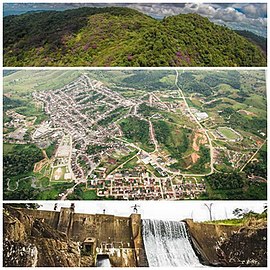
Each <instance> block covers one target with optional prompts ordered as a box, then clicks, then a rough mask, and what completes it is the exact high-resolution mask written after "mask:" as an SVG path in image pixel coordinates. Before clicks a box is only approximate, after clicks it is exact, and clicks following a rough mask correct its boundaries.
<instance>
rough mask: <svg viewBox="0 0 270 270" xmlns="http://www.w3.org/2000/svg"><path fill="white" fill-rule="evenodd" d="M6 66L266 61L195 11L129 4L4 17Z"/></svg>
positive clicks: (249, 45)
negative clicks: (157, 15)
mask: <svg viewBox="0 0 270 270" xmlns="http://www.w3.org/2000/svg"><path fill="white" fill-rule="evenodd" d="M4 65H5V66H265V65H266V58H265V56H264V54H263V52H262V50H261V49H260V48H259V47H257V46H256V45H254V44H253V43H251V42H250V41H248V40H247V39H245V38H244V37H242V36H240V35H238V34H237V33H235V32H234V31H232V30H230V29H228V28H226V27H223V26H219V25H215V24H214V23H212V22H210V21H209V20H208V19H207V18H204V17H201V16H199V15H196V14H181V15H177V16H171V17H167V18H164V19H163V20H161V21H159V20H156V19H153V18H151V17H149V16H147V15H144V14H142V13H140V12H138V11H135V10H133V9H128V8H120V7H110V8H79V9H73V10H67V11H62V12H56V11H55V12H51V11H49V12H40V13H34V14H23V15H18V16H8V17H5V18H4Z"/></svg>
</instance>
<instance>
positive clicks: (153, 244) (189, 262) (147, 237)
mask: <svg viewBox="0 0 270 270" xmlns="http://www.w3.org/2000/svg"><path fill="white" fill-rule="evenodd" d="M142 237H143V242H144V247H145V252H146V256H147V260H148V263H149V266H150V267H185V266H189V267H198V266H202V265H201V263H200V261H199V259H198V257H197V255H196V254H195V252H194V250H193V248H192V245H191V243H190V240H189V236H188V232H187V229H186V224H185V223H184V222H177V221H164V220H150V219H144V220H142Z"/></svg>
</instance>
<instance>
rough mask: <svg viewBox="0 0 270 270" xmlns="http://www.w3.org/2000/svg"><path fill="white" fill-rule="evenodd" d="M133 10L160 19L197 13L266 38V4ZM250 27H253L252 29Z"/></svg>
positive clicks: (141, 8)
mask: <svg viewBox="0 0 270 270" xmlns="http://www.w3.org/2000/svg"><path fill="white" fill-rule="evenodd" d="M129 6H130V7H132V8H135V9H137V10H139V11H142V12H144V13H147V14H150V15H156V16H159V17H163V16H171V15H177V14H187V13H197V14H200V15H202V16H204V17H207V18H209V19H210V20H211V21H213V22H218V23H219V24H224V25H227V26H229V27H234V28H237V29H243V30H252V31H253V32H256V33H257V34H260V35H263V36H266V26H267V18H266V14H267V6H266V4H208V3H204V4H203V3H198V4H194V3H186V4H181V5H178V4H162V5H160V4H152V5H151V4H147V5H142V4H130V5H129ZM250 25H251V26H252V27H250Z"/></svg>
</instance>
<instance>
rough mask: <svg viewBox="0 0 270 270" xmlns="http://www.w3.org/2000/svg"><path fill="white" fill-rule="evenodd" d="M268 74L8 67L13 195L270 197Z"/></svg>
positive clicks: (7, 151)
mask: <svg viewBox="0 0 270 270" xmlns="http://www.w3.org/2000/svg"><path fill="white" fill-rule="evenodd" d="M265 80H266V79H265V71H264V70H255V71H254V70H253V71H251V70H241V71H239V70H238V71H236V70H207V71H202V70H185V71H183V70H181V69H177V70H172V69H170V70H91V71H90V70H65V71H63V70H16V71H15V70H6V71H5V72H4V97H3V110H4V111H3V114H4V121H3V122H4V123H3V125H4V126H3V140H4V144H3V173H4V198H5V199H9V200H18V199H36V200H54V199H59V200H91V199H93V200H182V199H236V200H242V199H261V200H262V199H266V193H267V192H266V190H267V188H266V182H267V160H266V159H267V143H266V141H267V110H266V81H265Z"/></svg>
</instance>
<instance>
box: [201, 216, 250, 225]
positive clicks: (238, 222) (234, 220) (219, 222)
mask: <svg viewBox="0 0 270 270" xmlns="http://www.w3.org/2000/svg"><path fill="white" fill-rule="evenodd" d="M204 223H207V224H217V225H229V226H242V225H244V223H245V220H243V219H242V218H232V219H223V220H212V221H206V222H204Z"/></svg>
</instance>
